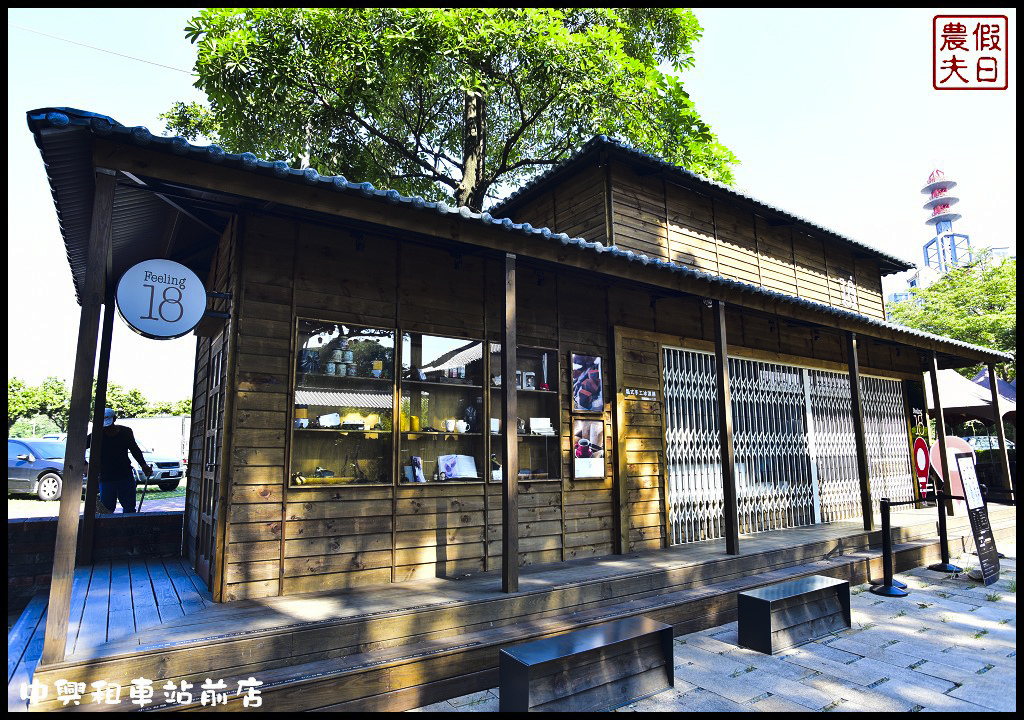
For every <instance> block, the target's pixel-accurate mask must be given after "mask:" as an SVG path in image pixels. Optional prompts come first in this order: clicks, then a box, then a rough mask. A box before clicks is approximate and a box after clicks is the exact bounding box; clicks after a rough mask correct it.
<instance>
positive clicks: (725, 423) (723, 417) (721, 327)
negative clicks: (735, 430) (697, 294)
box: [714, 300, 740, 555]
mask: <svg viewBox="0 0 1024 720" xmlns="http://www.w3.org/2000/svg"><path fill="white" fill-rule="evenodd" d="M714 324H715V361H716V362H715V365H716V371H717V372H716V375H717V377H716V385H717V389H718V444H719V445H720V446H721V448H722V494H723V500H724V503H723V504H724V505H725V507H724V513H725V552H726V553H727V554H729V555H739V554H740V522H739V511H738V509H737V500H738V493H737V492H736V452H735V450H734V449H733V445H732V396H731V395H730V393H729V347H728V339H727V337H726V332H725V303H723V302H722V301H721V300H715V301H714Z"/></svg>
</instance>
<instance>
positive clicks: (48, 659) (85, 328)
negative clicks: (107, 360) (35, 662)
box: [40, 168, 115, 665]
mask: <svg viewBox="0 0 1024 720" xmlns="http://www.w3.org/2000/svg"><path fill="white" fill-rule="evenodd" d="M114 187H115V173H114V171H113V170H107V169H105V168H96V188H95V190H94V194H93V206H92V226H91V228H90V231H89V256H88V261H87V265H86V272H85V288H84V289H83V292H82V313H81V318H80V320H79V325H78V347H77V349H76V351H75V374H74V376H73V380H72V384H71V409H70V413H69V415H68V427H67V431H68V440H67V446H66V454H65V458H64V489H63V492H62V493H61V498H60V515H59V516H58V519H57V544H56V547H55V549H54V553H53V575H52V577H51V580H50V600H49V605H48V607H47V614H46V632H45V639H44V640H43V653H42V657H41V658H40V663H41V664H43V665H50V664H53V663H57V662H61V661H62V660H63V659H64V647H65V645H66V643H67V634H68V619H69V616H70V613H71V584H72V580H73V579H74V574H75V551H76V543H77V540H78V514H79V510H78V509H79V504H80V502H81V490H79V482H80V480H79V478H81V477H82V473H83V471H84V469H85V468H84V466H85V436H86V433H87V431H88V424H89V400H90V397H91V396H92V378H93V375H92V372H93V365H94V364H95V362H96V334H97V331H98V330H99V322H100V308H101V307H102V305H103V298H104V294H105V287H104V286H105V285H106V263H107V253H108V248H109V245H110V217H111V211H112V210H113V206H114Z"/></svg>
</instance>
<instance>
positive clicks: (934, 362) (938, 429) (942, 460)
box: [931, 350, 953, 515]
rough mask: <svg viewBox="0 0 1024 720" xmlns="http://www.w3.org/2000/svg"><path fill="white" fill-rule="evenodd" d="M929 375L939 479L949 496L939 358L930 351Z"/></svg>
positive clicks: (950, 507)
mask: <svg viewBox="0 0 1024 720" xmlns="http://www.w3.org/2000/svg"><path fill="white" fill-rule="evenodd" d="M931 374H932V404H934V405H935V434H936V435H938V436H939V465H940V467H941V468H942V477H941V478H940V479H939V484H940V486H941V490H942V491H943V492H944V493H946V494H947V495H948V494H949V490H950V482H949V456H948V455H947V454H946V419H945V417H943V413H942V398H941V397H939V357H938V355H936V354H935V351H934V350H932V353H931ZM946 514H948V515H952V514H953V501H952V500H949V499H947V500H946Z"/></svg>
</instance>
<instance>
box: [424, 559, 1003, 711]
mask: <svg viewBox="0 0 1024 720" xmlns="http://www.w3.org/2000/svg"><path fill="white" fill-rule="evenodd" d="M1004 545H1006V544H1004ZM999 549H1000V551H1001V552H1002V553H1004V554H1005V556H1006V557H1005V558H1002V559H1000V565H1001V568H1002V571H1001V574H1000V578H999V581H998V582H996V583H995V584H994V585H990V586H989V587H984V586H983V585H981V584H980V583H977V582H974V581H973V580H971V579H970V578H968V577H967V576H966V574H960V575H958V576H955V577H953V576H949V575H945V574H942V573H937V572H934V571H932V570H928V569H927V568H915V569H914V570H910V571H908V572H906V573H900V574H898V575H897V577H898V578H899V579H900V580H902V581H903V582H905V583H906V584H907V586H908V589H909V591H910V595H908V596H907V597H904V598H890V597H882V596H879V595H874V594H872V593H870V592H868V587H869V586H867V585H859V586H856V587H853V588H851V610H852V627H851V628H850V629H848V630H843V631H841V632H837V633H833V634H830V635H828V636H826V637H824V638H821V639H819V640H816V641H814V642H810V643H806V644H804V645H800V646H799V647H794V648H789V649H788V650H784V651H782V652H779V653H776V654H775V655H764V654H762V653H759V652H755V651H753V650H748V649H746V648H741V647H739V645H738V644H737V629H736V623H735V622H733V623H729V624H727V625H722V626H719V627H715V628H711V629H709V630H704V631H701V632H697V633H693V634H690V635H681V636H680V637H678V638H676V640H675V678H676V680H675V687H673V688H672V689H670V690H666V691H664V692H661V693H658V694H656V695H653V696H651V697H648V698H644V699H642V700H638V701H637V702H634V703H631V704H629V705H626V706H624V707H621V708H619V709H618V712H685V711H699V712H750V711H757V712H809V711H817V712H879V711H893V710H897V711H903V712H919V711H927V712H950V711H968V712H1015V711H1016V709H1017V589H1016V588H1017V564H1016V555H1017V549H1016V546H1015V545H1006V546H1004V547H1000V548H999ZM952 562H953V563H954V564H956V565H959V566H961V567H963V568H964V569H965V571H966V570H969V569H970V568H972V567H975V566H977V557H975V556H973V555H969V554H965V555H961V556H960V557H958V558H953V559H952ZM497 710H498V689H497V688H493V689H491V690H486V691H481V692H476V693H472V694H470V695H465V696H462V697H459V698H453V699H451V700H446V701H443V702H439V703H434V704H433V705H428V706H425V707H421V708H417V709H416V710H415V711H413V712H496V711H497Z"/></svg>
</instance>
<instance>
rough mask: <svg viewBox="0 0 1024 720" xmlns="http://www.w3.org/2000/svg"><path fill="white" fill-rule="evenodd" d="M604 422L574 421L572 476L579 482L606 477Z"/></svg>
mask: <svg viewBox="0 0 1024 720" xmlns="http://www.w3.org/2000/svg"><path fill="white" fill-rule="evenodd" d="M604 458H605V450H604V420H582V419H574V420H573V421H572V474H573V477H574V478H575V479H577V480H582V479H587V478H603V477H604V476H605V460H604Z"/></svg>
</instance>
